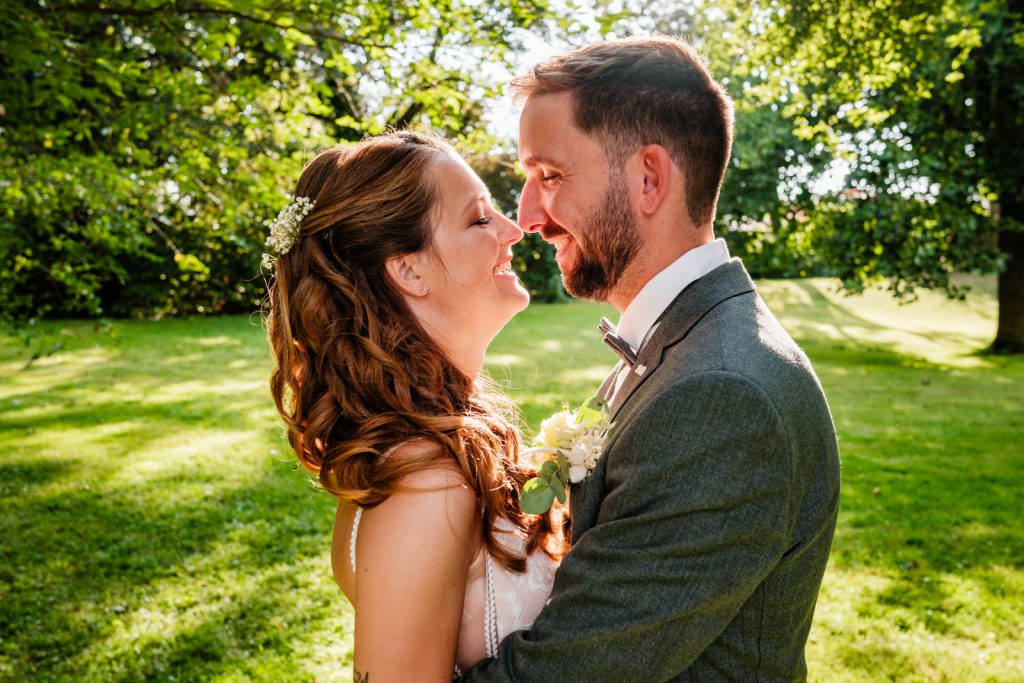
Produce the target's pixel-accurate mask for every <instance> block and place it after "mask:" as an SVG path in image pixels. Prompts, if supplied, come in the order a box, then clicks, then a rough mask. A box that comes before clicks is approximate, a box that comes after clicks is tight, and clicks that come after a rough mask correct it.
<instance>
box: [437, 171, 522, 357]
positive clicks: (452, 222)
mask: <svg viewBox="0 0 1024 683" xmlns="http://www.w3.org/2000/svg"><path fill="white" fill-rule="evenodd" d="M431 172H432V173H433V174H435V178H436V179H437V181H436V182H437V183H438V189H439V193H440V196H439V201H438V206H437V208H436V212H435V219H434V229H433V243H432V244H431V247H430V248H429V249H428V250H427V253H426V254H425V269H424V272H423V278H424V281H425V283H426V285H427V286H428V287H429V289H430V295H429V296H430V298H431V299H433V300H434V301H433V303H435V304H436V309H437V310H438V312H439V313H440V314H441V315H442V316H444V317H445V318H446V320H447V322H448V324H449V326H452V327H454V329H455V331H456V332H457V333H459V334H473V335H481V336H482V337H483V338H486V339H488V340H489V339H490V338H491V337H493V336H494V335H495V334H497V332H498V330H500V329H501V327H502V326H504V325H505V323H507V322H508V321H509V320H511V319H512V316H514V315H515V314H516V313H518V312H519V311H521V310H523V309H524V308H526V306H527V304H529V302H530V295H529V293H527V291H526V290H525V289H524V288H523V286H522V284H521V283H520V282H519V278H517V277H516V275H515V273H514V272H513V271H512V245H513V244H515V243H516V242H518V241H519V240H520V239H521V238H522V236H523V231H522V230H520V229H519V226H517V225H516V224H515V223H514V222H513V221H511V220H509V219H508V218H506V217H505V216H504V215H503V214H502V213H500V212H499V211H497V210H495V208H494V207H493V206H492V205H491V199H490V193H489V192H488V191H487V187H486V186H485V185H484V184H483V182H482V181H481V180H480V178H478V177H477V175H476V174H475V173H474V172H473V171H472V169H470V167H469V166H468V165H467V164H466V162H465V161H463V160H462V159H461V158H459V157H458V156H456V155H454V154H451V155H446V156H445V157H443V158H441V159H438V160H437V161H435V162H434V164H433V167H432V168H431Z"/></svg>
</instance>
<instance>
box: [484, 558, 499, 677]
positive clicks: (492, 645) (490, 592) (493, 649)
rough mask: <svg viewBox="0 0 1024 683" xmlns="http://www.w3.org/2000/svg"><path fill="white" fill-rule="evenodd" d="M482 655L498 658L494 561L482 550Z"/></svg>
mask: <svg viewBox="0 0 1024 683" xmlns="http://www.w3.org/2000/svg"><path fill="white" fill-rule="evenodd" d="M484 567H485V571H484V653H485V654H486V655H487V656H488V657H497V656H498V609H497V604H496V600H495V597H494V559H493V558H492V557H491V554H490V553H489V552H487V550H486V549H484Z"/></svg>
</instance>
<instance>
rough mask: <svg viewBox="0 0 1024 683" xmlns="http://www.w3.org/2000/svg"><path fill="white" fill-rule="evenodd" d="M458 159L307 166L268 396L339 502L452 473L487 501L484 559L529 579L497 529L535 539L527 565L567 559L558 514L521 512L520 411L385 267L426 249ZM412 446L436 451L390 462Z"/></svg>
mask: <svg viewBox="0 0 1024 683" xmlns="http://www.w3.org/2000/svg"><path fill="white" fill-rule="evenodd" d="M453 153H454V151H453V149H452V148H451V146H450V144H449V143H447V142H446V141H445V140H443V139H442V138H439V137H437V136H434V135H430V134H426V133H416V132H408V131H404V132H393V133H389V134H385V135H382V136H378V137H374V138H368V139H367V140H364V141H363V142H361V143H359V144H358V145H356V146H354V147H341V146H339V147H334V148H332V149H328V150H326V151H324V152H321V153H320V154H319V155H317V157H316V158H315V159H313V161H311V162H310V163H309V164H308V165H307V166H306V168H305V169H304V170H303V172H302V176H301V177H300V178H299V182H298V184H297V186H296V188H295V196H296V197H309V198H310V199H312V200H313V201H314V202H315V206H314V208H313V209H312V211H311V212H310V213H309V215H307V216H306V218H305V219H304V220H303V221H302V223H301V228H300V232H299V238H298V240H297V242H296V243H295V244H294V245H293V246H292V248H291V249H290V250H289V251H288V253H286V254H282V255H280V256H279V257H278V259H277V262H276V263H275V265H274V272H273V274H272V282H271V286H270V290H269V297H268V298H269V314H268V320H267V327H268V336H269V340H270V346H271V349H272V351H273V354H274V359H275V361H276V367H275V368H274V371H273V374H272V375H271V379H270V388H271V392H272V394H273V396H274V401H275V403H276V405H277V410H278V412H280V414H281V416H282V417H283V418H284V422H285V425H286V427H287V431H288V440H289V442H290V443H291V446H292V448H293V449H294V450H295V453H296V455H297V457H298V459H299V462H300V463H302V465H303V466H305V467H306V468H307V469H308V470H310V471H311V472H313V473H315V474H316V475H318V477H319V480H320V483H321V484H322V485H323V487H324V488H325V489H326V490H327V491H329V492H330V493H332V494H333V495H334V496H335V497H337V498H338V499H339V500H341V501H347V502H350V503H354V504H356V505H360V506H363V507H373V506H375V505H378V504H380V503H381V502H383V501H384V500H386V499H387V498H388V496H390V495H391V494H392V493H393V492H395V491H396V490H398V488H399V486H400V481H401V480H402V478H403V477H404V476H406V475H407V474H410V473H412V472H415V471H418V470H421V469H423V468H428V467H437V466H453V465H454V466H455V467H456V468H457V469H458V470H459V471H460V472H461V474H462V476H463V477H464V478H465V480H466V482H468V484H469V485H470V486H471V487H472V488H473V489H474V490H475V491H476V495H477V498H478V499H479V501H480V507H481V510H482V514H483V529H484V542H485V544H486V547H487V550H488V551H489V552H490V553H491V555H492V556H493V557H494V558H495V560H497V561H498V562H500V563H501V564H502V565H503V566H505V567H507V568H509V569H512V570H514V571H523V570H525V567H526V562H525V557H519V556H517V555H515V554H513V553H511V552H509V551H508V550H506V549H505V548H504V547H503V546H502V544H500V543H498V542H496V538H495V534H496V533H502V532H496V528H495V524H496V523H497V522H498V520H500V519H505V520H508V521H510V522H511V523H512V524H513V526H514V527H516V528H517V529H518V530H519V531H520V533H522V534H524V535H525V536H526V537H527V545H526V552H527V554H529V553H532V552H533V551H534V550H535V549H537V548H542V549H544V551H545V552H548V553H549V554H551V555H553V556H554V555H557V554H558V553H560V552H561V551H562V550H563V549H564V546H563V542H562V537H561V534H560V529H561V522H560V518H559V515H560V512H559V511H558V510H557V509H553V511H552V512H551V513H549V514H547V515H545V516H543V517H535V516H531V515H524V514H523V513H522V512H521V511H520V510H519V491H520V490H521V489H522V485H523V484H524V483H525V482H526V481H527V480H528V479H529V478H530V477H532V476H534V474H535V472H534V469H533V468H532V467H530V466H527V465H525V464H521V463H519V461H518V453H519V439H520V435H519V430H518V429H517V428H516V427H515V425H514V423H513V421H512V419H511V417H510V416H511V415H512V413H511V412H510V411H511V410H512V407H511V405H510V403H509V402H508V401H507V399H506V398H505V397H504V396H503V395H502V394H501V392H500V391H498V390H497V389H496V388H495V387H493V386H492V385H491V384H490V383H489V382H488V381H487V380H486V379H484V378H482V377H469V376H467V375H466V374H465V373H464V372H462V371H461V370H460V369H459V368H458V367H457V366H456V365H455V364H454V363H453V362H452V361H451V360H450V359H449V358H448V357H447V355H446V354H445V353H444V352H443V351H442V350H441V348H440V346H438V345H437V344H436V343H435V342H434V341H433V340H432V339H431V338H430V336H429V335H428V334H427V333H426V332H425V331H424V330H423V328H422V327H421V326H420V325H419V323H418V322H417V321H416V319H415V318H414V317H413V315H412V314H411V312H410V311H409V309H408V307H407V306H406V305H405V303H404V300H403V298H402V296H401V295H400V293H399V292H398V290H397V289H396V288H395V287H394V285H393V284H392V283H391V281H390V279H389V278H388V276H387V275H386V272H385V262H386V261H387V259H388V258H390V257H392V256H400V255H404V254H411V253H416V252H419V251H422V250H424V249H429V248H430V246H431V236H432V223H433V222H434V220H435V219H436V216H437V204H438V199H439V192H438V188H437V186H436V184H435V183H434V182H433V180H432V170H433V169H432V164H433V163H434V162H435V161H436V160H438V159H440V158H443V157H444V156H445V155H449V154H453ZM412 440H424V441H427V442H429V443H431V444H434V445H436V448H431V449H427V450H428V452H426V453H425V454H423V455H420V456H410V457H404V456H403V457H401V458H389V457H382V456H383V455H384V454H386V452H387V451H388V449H390V448H392V447H394V446H397V445H399V444H402V443H405V442H408V441H412Z"/></svg>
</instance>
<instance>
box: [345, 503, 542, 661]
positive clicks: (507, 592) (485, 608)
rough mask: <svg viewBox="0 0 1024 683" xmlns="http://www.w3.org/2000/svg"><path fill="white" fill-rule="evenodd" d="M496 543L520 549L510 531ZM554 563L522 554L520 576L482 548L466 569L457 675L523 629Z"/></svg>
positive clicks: (355, 526)
mask: <svg viewBox="0 0 1024 683" xmlns="http://www.w3.org/2000/svg"><path fill="white" fill-rule="evenodd" d="M362 513H363V510H362V508H356V512H355V517H354V518H353V520H352V532H351V533H350V534H349V539H350V540H349V562H350V563H351V565H352V572H353V573H355V569H356V538H357V536H358V534H359V520H360V519H361V518H362ZM497 527H498V530H502V529H504V530H506V531H507V530H510V529H512V525H511V523H509V522H508V521H506V520H500V521H499V522H498V525H497ZM498 539H499V542H501V543H502V544H503V545H504V546H505V548H507V549H508V550H510V551H513V552H515V553H522V551H523V543H524V540H523V539H522V538H520V537H518V536H515V535H513V534H511V533H509V534H498ZM557 568H558V564H557V562H555V561H554V560H552V559H551V558H550V557H548V556H547V554H546V553H544V552H543V551H538V552H535V553H534V554H533V555H531V556H530V557H529V558H527V568H526V571H525V572H523V573H522V574H518V573H516V572H512V571H509V570H508V569H505V568H504V567H502V566H501V565H500V564H498V563H497V562H495V561H494V558H492V557H491V555H490V553H488V552H487V551H486V550H485V549H483V548H481V550H480V552H479V553H478V554H477V556H476V558H475V559H474V560H473V562H472V564H471V565H470V567H469V572H468V580H467V582H466V596H465V601H464V603H463V612H462V627H461V630H460V633H459V646H458V653H457V655H456V664H457V666H456V673H457V674H458V673H460V670H461V669H468V668H469V667H472V666H473V665H474V664H476V663H477V662H478V661H480V660H481V659H483V658H484V657H493V656H495V655H496V654H497V652H498V643H500V642H501V640H502V638H504V637H505V636H507V635H508V634H509V633H512V632H513V631H519V630H522V629H527V628H529V627H530V626H531V625H532V624H533V620H534V619H536V618H537V614H538V613H539V612H540V610H541V608H542V607H544V604H545V603H546V602H547V599H548V595H550V593H551V585H552V583H554V580H555V569H557Z"/></svg>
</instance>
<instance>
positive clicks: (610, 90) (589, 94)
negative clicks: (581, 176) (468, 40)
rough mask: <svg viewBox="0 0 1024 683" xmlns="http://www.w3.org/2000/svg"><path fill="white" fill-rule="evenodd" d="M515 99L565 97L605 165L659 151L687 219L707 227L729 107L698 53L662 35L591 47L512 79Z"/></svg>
mask: <svg viewBox="0 0 1024 683" xmlns="http://www.w3.org/2000/svg"><path fill="white" fill-rule="evenodd" d="M512 88H513V90H514V92H515V93H516V95H517V96H518V97H520V98H526V97H529V96H531V95H541V94H548V93H561V92H571V93H572V101H573V122H574V123H575V124H576V126H577V127H579V129H580V130H582V131H583V132H584V133H587V134H588V135H593V136H595V137H597V138H598V140H599V141H600V142H601V144H602V146H603V147H604V150H605V154H606V155H607V156H608V159H609V161H610V162H611V163H613V164H615V165H621V164H622V163H624V162H625V160H626V159H627V158H628V157H629V156H630V155H631V154H633V152H635V151H636V150H637V149H639V148H640V147H642V146H644V145H648V144H659V145H661V146H662V147H664V148H665V149H666V150H668V153H669V155H670V156H671V157H672V161H673V162H674V163H675V164H676V166H678V167H679V169H680V170H681V171H682V172H683V175H684V177H685V185H684V192H685V194H686V205H687V207H688V212H689V215H690V220H692V221H693V222H694V224H695V225H704V224H706V223H709V222H710V221H711V220H712V219H713V218H714V214H715V204H716V203H717V201H718V192H719V190H720V189H721V186H722V179H723V178H724V177H725V169H726V165H727V164H728V163H729V151H730V148H731V147H732V117H733V110H732V100H731V99H730V98H729V95H728V94H727V93H726V92H725V90H724V89H723V88H722V86H720V85H719V84H718V83H717V82H715V79H714V78H713V77H712V76H711V73H710V72H709V71H708V68H707V66H706V65H705V64H704V62H703V60H702V59H701V58H700V56H699V55H698V54H697V52H696V51H695V50H694V49H693V48H692V47H691V46H690V45H688V44H687V43H685V42H684V41H682V40H680V39H678V38H671V37H667V36H659V37H655V38H626V39H621V40H611V41H607V42H601V43H594V44H593V45H588V46H587V47H584V48H580V49H578V50H574V51H572V52H568V53H566V54H563V55H558V56H557V57H552V58H551V59H549V60H547V61H545V62H541V63H540V64H537V65H536V66H534V67H533V68H532V69H530V71H529V73H527V74H526V75H525V76H520V77H518V78H515V79H513V81H512Z"/></svg>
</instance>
